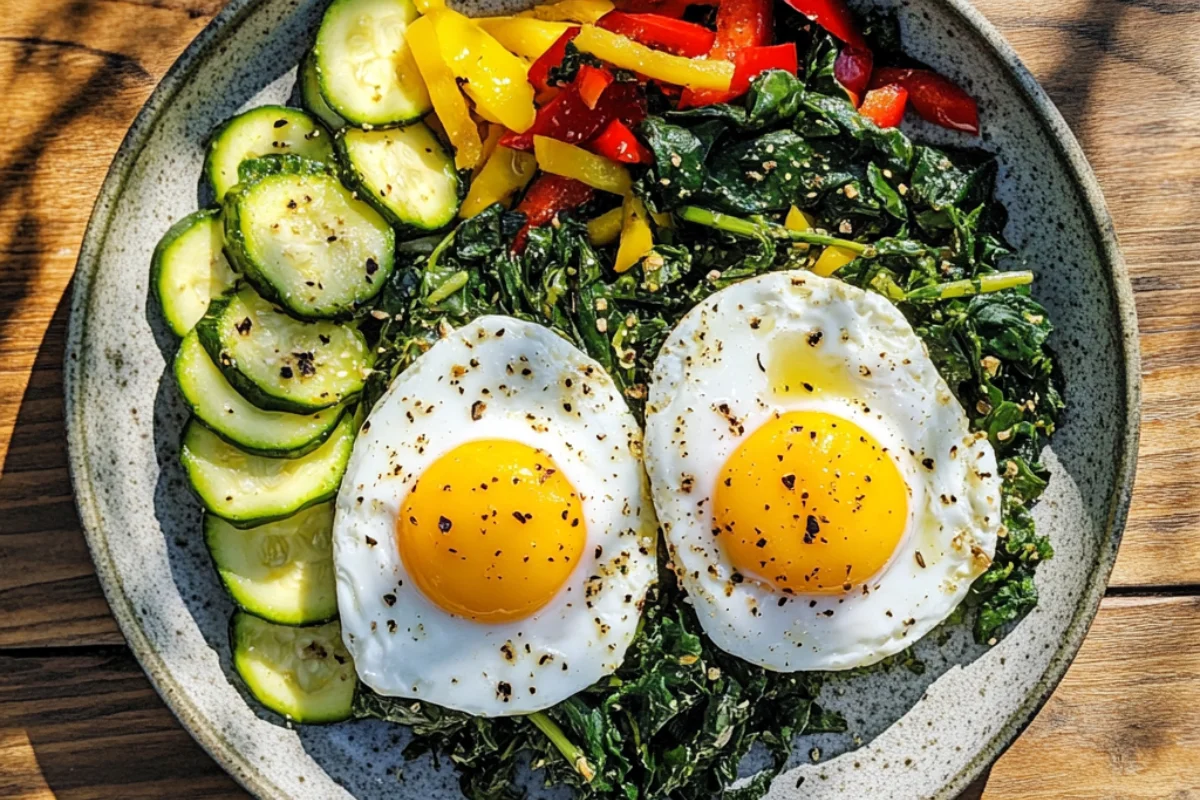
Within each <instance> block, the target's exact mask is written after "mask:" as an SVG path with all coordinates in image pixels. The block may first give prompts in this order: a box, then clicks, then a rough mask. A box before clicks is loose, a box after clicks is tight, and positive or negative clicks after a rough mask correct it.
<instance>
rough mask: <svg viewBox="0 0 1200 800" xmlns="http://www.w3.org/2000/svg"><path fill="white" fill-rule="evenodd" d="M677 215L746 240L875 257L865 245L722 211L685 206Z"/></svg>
mask: <svg viewBox="0 0 1200 800" xmlns="http://www.w3.org/2000/svg"><path fill="white" fill-rule="evenodd" d="M675 213H676V214H678V215H679V216H680V218H682V219H683V220H685V221H687V222H694V223H695V224H697V225H705V226H707V227H709V228H716V229H717V230H719V231H725V232H726V233H732V234H733V235H734V236H747V237H753V238H756V239H757V238H761V237H763V236H770V237H771V238H773V239H790V240H791V241H793V242H804V243H805V244H819V245H824V246H826V247H831V246H833V247H844V248H846V249H847V250H852V251H854V252H855V253H858V254H859V255H861V256H866V257H868V258H869V257H871V255H872V250H871V247H870V246H869V245H865V244H863V243H862V242H854V241H851V240H849V239H839V238H838V237H836V236H828V235H826V234H823V233H816V232H814V231H793V230H788V229H787V228H785V227H783V226H782V225H776V224H775V223H773V222H761V223H760V222H754V221H752V220H748V219H742V218H741V217H735V216H733V215H731V214H723V213H721V212H720V211H709V210H708V209H707V208H700V207H699V206H684V207H683V208H681V209H679V210H678V211H676V212H675Z"/></svg>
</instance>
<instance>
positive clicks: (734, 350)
mask: <svg viewBox="0 0 1200 800" xmlns="http://www.w3.org/2000/svg"><path fill="white" fill-rule="evenodd" d="M645 450H646V453H645V461H646V468H647V471H648V472H649V474H650V479H651V484H652V488H653V494H654V502H655V506H656V508H657V510H658V516H659V520H660V522H661V524H662V526H663V530H664V532H665V534H666V539H667V543H668V545H669V547H670V549H671V556H672V562H673V564H674V566H675V569H676V572H677V574H678V575H679V578H680V580H681V581H682V583H683V585H684V588H685V589H686V590H687V592H688V594H689V595H690V597H691V599H692V602H693V603H694V605H695V608H696V612H697V615H698V617H699V620H700V623H701V625H702V626H703V627H704V629H705V632H706V633H707V634H708V635H709V637H711V638H712V639H713V641H714V642H715V643H716V644H717V645H718V646H719V647H721V648H722V649H724V650H726V651H728V652H730V653H732V654H734V655H737V656H740V657H741V658H744V659H746V660H747V661H751V662H753V663H755V664H759V665H761V666H763V667H766V668H768V669H773V670H777V671H797V670H817V669H849V668H852V667H857V666H864V665H867V664H872V663H874V662H876V661H879V660H880V659H882V658H884V657H886V656H888V655H891V654H893V653H896V652H898V651H900V650H902V649H904V648H905V647H907V646H909V645H910V644H912V643H913V642H914V641H916V640H917V639H919V638H920V637H921V636H924V635H925V634H926V633H928V632H929V631H930V630H931V629H932V628H933V627H934V626H936V625H937V624H938V623H939V622H941V621H942V620H943V619H945V618H946V617H947V616H948V615H949V614H950V613H951V612H952V611H953V610H954V608H955V607H956V606H957V605H958V604H959V603H960V602H961V601H962V599H963V598H964V597H965V596H966V593H967V591H968V589H969V588H970V586H971V583H972V581H973V580H974V579H975V578H976V577H978V576H979V575H980V574H982V572H983V571H984V570H986V569H987V567H988V565H989V563H990V560H991V557H992V555H993V554H994V552H995V547H996V538H997V533H998V531H999V528H1000V516H1001V514H1000V478H999V476H998V475H997V474H996V460H995V454H994V453H993V451H992V448H991V446H990V444H989V443H988V442H987V440H986V438H981V437H978V436H976V435H975V434H972V433H971V432H970V430H969V425H968V420H967V417H966V414H965V413H964V412H963V409H962V407H961V406H960V405H959V403H958V401H957V400H956V399H955V397H954V396H953V394H951V392H950V389H949V387H948V386H947V385H946V383H945V381H944V380H943V379H942V378H941V377H940V376H939V375H938V372H937V369H936V368H935V367H934V364H933V362H932V361H931V360H930V358H929V356H928V354H927V352H926V351H925V348H924V345H923V344H922V342H921V340H920V339H919V338H918V337H917V336H916V334H915V333H914V332H913V329H912V327H911V326H910V325H909V323H908V321H907V320H905V318H904V316H903V315H902V314H901V313H900V311H899V310H897V309H896V308H895V306H893V305H892V304H891V303H889V302H888V301H887V300H886V299H884V298H883V297H881V296H879V295H876V294H873V293H869V292H865V291H862V290H861V289H857V288H855V287H853V286H850V285H848V284H845V283H843V282H841V281H838V280H836V279H830V278H821V277H818V276H815V275H812V274H811V273H804V272H780V273H772V274H769V275H764V276H761V277H759V278H755V279H751V280H748V281H744V282H742V283H739V284H735V285H733V286H731V287H729V288H727V289H725V290H723V291H721V292H718V293H717V294H715V295H713V296H712V297H710V298H708V299H707V300H705V301H704V302H703V303H701V304H700V305H698V306H697V307H695V308H694V309H692V311H691V312H689V313H688V314H687V315H686V316H685V317H684V318H683V319H682V320H681V321H680V322H679V324H678V325H677V326H676V328H675V329H674V331H672V333H671V335H670V336H669V337H668V339H667V341H666V343H665V344H664V345H663V348H662V351H661V353H660V354H659V356H658V359H657V361H656V362H655V365H654V372H653V382H652V385H651V390H650V398H649V405H648V406H647V415H646V448H645Z"/></svg>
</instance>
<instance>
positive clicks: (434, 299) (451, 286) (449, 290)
mask: <svg viewBox="0 0 1200 800" xmlns="http://www.w3.org/2000/svg"><path fill="white" fill-rule="evenodd" d="M470 278H471V275H470V273H469V272H467V271H466V270H459V271H458V272H456V273H454V274H453V275H451V276H450V277H449V278H446V280H444V281H442V284H441V286H438V287H437V288H436V289H434V290H433V291H432V292H430V293H429V297H426V298H425V305H427V306H430V307H432V306H436V305H437V304H438V303H440V302H442V301H443V300H445V299H446V298H447V297H449V296H450V295H452V294H454V293H455V292H457V291H458V290H459V289H461V288H463V287H464V286H466V285H467V281H468V280H470Z"/></svg>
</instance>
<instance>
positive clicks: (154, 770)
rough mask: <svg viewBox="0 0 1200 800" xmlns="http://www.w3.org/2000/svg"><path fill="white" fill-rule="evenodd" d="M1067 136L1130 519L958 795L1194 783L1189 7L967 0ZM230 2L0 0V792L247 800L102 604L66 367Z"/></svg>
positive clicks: (1195, 524) (1198, 169) (1194, 282)
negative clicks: (128, 199)
mask: <svg viewBox="0 0 1200 800" xmlns="http://www.w3.org/2000/svg"><path fill="white" fill-rule="evenodd" d="M977 2H978V5H979V7H980V8H981V9H982V10H983V12H984V13H985V14H986V15H987V16H988V17H989V18H990V19H991V20H992V21H993V22H994V23H996V24H997V25H998V26H999V27H1000V28H1001V30H1002V31H1003V32H1004V33H1005V34H1006V35H1007V36H1008V38H1009V41H1011V42H1012V44H1013V45H1014V46H1015V47H1016V49H1017V51H1018V52H1019V53H1020V55H1021V57H1022V58H1023V59H1024V60H1025V63H1026V64H1027V65H1028V66H1029V67H1030V69H1032V70H1033V72H1034V73H1035V74H1036V75H1037V76H1038V78H1039V79H1040V80H1041V81H1042V83H1043V85H1044V86H1045V87H1046V89H1047V90H1048V91H1049V93H1050V95H1051V97H1052V98H1053V99H1054V101H1055V102H1056V103H1057V104H1058V106H1059V108H1060V109H1061V110H1062V112H1063V114H1064V115H1065V116H1066V118H1067V121H1068V122H1069V123H1070V124H1071V127H1072V128H1073V129H1074V130H1075V132H1076V135H1077V136H1078V137H1079V139H1080V141H1081V142H1082V143H1083V147H1084V150H1085V151H1086V152H1087V154H1088V156H1089V158H1090V159H1091V162H1092V164H1093V166H1094V167H1095V169H1096V172H1097V174H1098V175H1099V178H1100V182H1101V184H1103V187H1104V191H1105V193H1106V195H1107V197H1108V201H1109V204H1110V206H1111V209H1112V213H1113V217H1114V219H1115V220H1116V225H1117V230H1118V232H1119V234H1120V236H1121V240H1122V242H1123V244H1124V248H1125V254H1126V256H1127V258H1128V260H1129V267H1130V272H1131V274H1132V277H1133V285H1134V289H1135V290H1136V292H1137V304H1138V312H1139V314H1140V317H1141V331H1142V352H1143V359H1144V364H1143V366H1144V378H1145V408H1144V425H1143V430H1142V452H1141V463H1140V465H1139V469H1138V481H1137V488H1136V491H1135V493H1134V502H1133V511H1132V514H1131V516H1130V520H1129V526H1128V529H1127V531H1126V533H1125V542H1124V545H1123V546H1122V548H1121V555H1120V558H1119V560H1118V562H1117V567H1116V571H1115V572H1114V574H1113V578H1112V584H1111V588H1110V589H1109V592H1108V596H1107V597H1106V598H1105V600H1104V602H1103V605H1102V606H1101V610H1100V615H1099V616H1098V617H1097V619H1096V622H1095V624H1094V626H1093V627H1092V631H1091V634H1090V635H1089V637H1088V639H1087V642H1086V643H1085V644H1084V646H1083V650H1082V651H1081V653H1080V655H1079V658H1078V659H1077V660H1076V662H1075V664H1074V665H1073V666H1072V668H1071V670H1070V672H1069V673H1068V674H1067V677H1066V679H1065V680H1064V681H1063V683H1062V685H1061V686H1060V687H1059V689H1058V691H1057V692H1056V693H1055V694H1054V696H1053V697H1052V698H1051V700H1050V701H1049V703H1048V704H1047V705H1046V707H1045V708H1044V709H1043V710H1042V712H1041V714H1040V715H1039V716H1038V717H1037V719H1036V720H1035V721H1034V723H1033V724H1032V725H1031V726H1030V728H1029V729H1028V730H1027V731H1026V732H1025V734H1024V735H1022V736H1021V738H1020V739H1019V740H1018V741H1017V743H1016V744H1015V745H1014V746H1013V747H1012V749H1011V750H1010V751H1009V752H1008V753H1007V754H1006V755H1005V756H1003V757H1002V758H1001V759H1000V760H999V762H997V764H996V765H995V768H994V769H993V770H992V772H991V776H990V778H989V779H987V780H986V781H981V782H980V783H979V784H978V785H977V786H976V787H974V789H973V790H972V791H971V792H970V793H969V794H970V795H972V796H982V797H985V798H989V799H993V798H994V799H995V800H999V799H1000V798H1006V799H1007V798H1046V797H1065V798H1088V799H1090V798H1108V797H1111V798H1168V797H1170V798H1177V799H1178V800H1183V799H1184V798H1200V479H1198V476H1197V471H1198V465H1197V462H1200V377H1198V376H1197V370H1200V93H1197V90H1196V87H1197V86H1200V0H1063V1H1062V2H1046V0H977ZM221 5H222V0H40V1H39V2H33V1H32V0H0V86H2V87H3V95H2V96H3V98H4V104H5V106H6V107H7V109H8V111H7V118H8V120H9V122H8V125H9V127H8V129H7V131H6V132H5V133H3V134H2V137H0V138H2V140H3V144H0V247H2V248H3V251H2V252H3V256H2V257H0V464H2V465H3V466H2V467H0V797H4V798H10V797H14V798H15V797H21V798H25V797H31V798H33V797H36V798H44V797H52V796H57V797H60V798H92V797H95V798H116V797H120V798H137V797H147V798H159V797H189V798H191V797H240V796H244V793H242V792H241V790H240V789H239V788H238V787H237V786H236V785H235V784H234V782H233V781H232V780H231V779H230V778H228V777H227V776H226V775H225V774H224V773H223V772H222V771H221V769H220V768H219V767H217V766H216V764H214V763H213V762H212V761H211V760H210V759H209V758H208V756H206V755H205V754H204V753H203V751H201V749H200V748H199V746H198V745H196V744H195V743H194V742H193V741H192V740H191V738H190V737H189V736H188V734H187V733H185V732H184V730H183V729H182V728H180V727H179V725H178V723H176V721H175V720H174V718H173V717H172V716H171V714H170V713H169V712H168V711H167V709H166V707H165V706H164V705H163V703H162V701H161V700H159V698H158V696H157V695H156V694H155V693H154V691H153V690H152V689H151V688H150V684H149V683H148V682H147V681H146V679H145V677H143V675H142V672H141V670H140V669H139V668H138V665H137V663H136V662H135V661H134V659H133V657H132V656H131V655H130V653H129V651H128V650H127V649H126V647H125V646H124V643H123V640H122V638H121V634H120V633H119V632H118V631H117V627H116V624H115V623H114V622H113V619H112V617H111V616H110V615H109V612H108V607H107V605H106V604H105V601H104V598H103V596H102V594H101V592H100V587H99V585H98V583H97V582H96V578H95V576H94V574H93V570H92V563H91V560H90V559H89V557H88V552H87V547H86V545H85V544H84V539H83V534H82V533H81V532H80V529H79V522H78V519H77V517H76V515H75V509H74V505H73V501H72V496H71V486H70V482H69V479H68V475H67V464H66V445H65V441H64V435H63V407H62V377H61V369H60V364H61V361H62V357H63V340H64V333H65V329H66V322H67V307H68V298H69V290H70V282H71V274H72V271H73V270H74V268H75V259H76V256H77V254H78V249H79V243H80V240H81V238H82V236H83V229H84V225H85V224H86V222H87V218H88V214H89V212H90V210H91V207H92V202H93V199H94V197H95V195H96V192H97V190H98V189H99V187H100V183H101V180H102V179H103V177H104V174H105V170H106V169H107V168H108V163H109V160H110V159H111V158H112V155H113V152H114V151H115V149H116V147H117V144H118V143H119V142H120V141H121V138H122V136H123V135H124V133H125V129H126V128H127V127H128V125H129V123H130V122H132V120H133V117H134V115H135V114H136V113H137V111H138V109H139V108H140V107H141V105H142V102H143V101H144V100H145V99H146V96H147V95H148V94H149V93H150V91H151V89H153V87H154V85H155V84H156V82H157V81H158V79H159V78H161V77H162V75H163V73H165V72H166V70H167V68H168V67H170V65H171V63H172V62H173V61H174V60H175V58H176V56H178V54H179V53H180V51H182V50H183V48H184V47H185V46H186V45H187V43H188V42H189V41H191V39H192V37H193V36H195V35H196V34H197V33H198V32H199V31H200V29H201V28H202V27H204V25H205V24H206V23H207V22H208V20H209V19H210V18H211V17H212V16H213V14H215V13H216V12H217V11H218V9H219V8H220V6H221Z"/></svg>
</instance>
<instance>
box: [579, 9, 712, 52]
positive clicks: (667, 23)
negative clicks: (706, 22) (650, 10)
mask: <svg viewBox="0 0 1200 800" xmlns="http://www.w3.org/2000/svg"><path fill="white" fill-rule="evenodd" d="M596 27H598V28H604V29H605V30H606V31H612V32H613V33H618V34H620V35H622V36H625V37H627V38H629V39H633V40H634V41H635V42H641V43H642V44H644V45H646V46H647V47H653V48H655V49H657V50H665V51H666V52H668V53H674V54H675V55H677V56H686V57H688V58H696V57H697V56H702V55H704V54H705V53H707V52H708V51H709V50H711V49H712V46H713V43H714V42H715V41H716V38H717V34H716V33H715V32H713V31H710V30H709V29H708V28H706V27H704V26H703V25H697V24H696V23H694V22H684V21H683V20H681V19H672V18H671V17H667V16H663V15H662V14H627V13H625V12H624V11H610V12H608V13H607V14H605V15H604V16H603V17H601V18H600V20H599V21H598V22H597V23H596Z"/></svg>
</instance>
